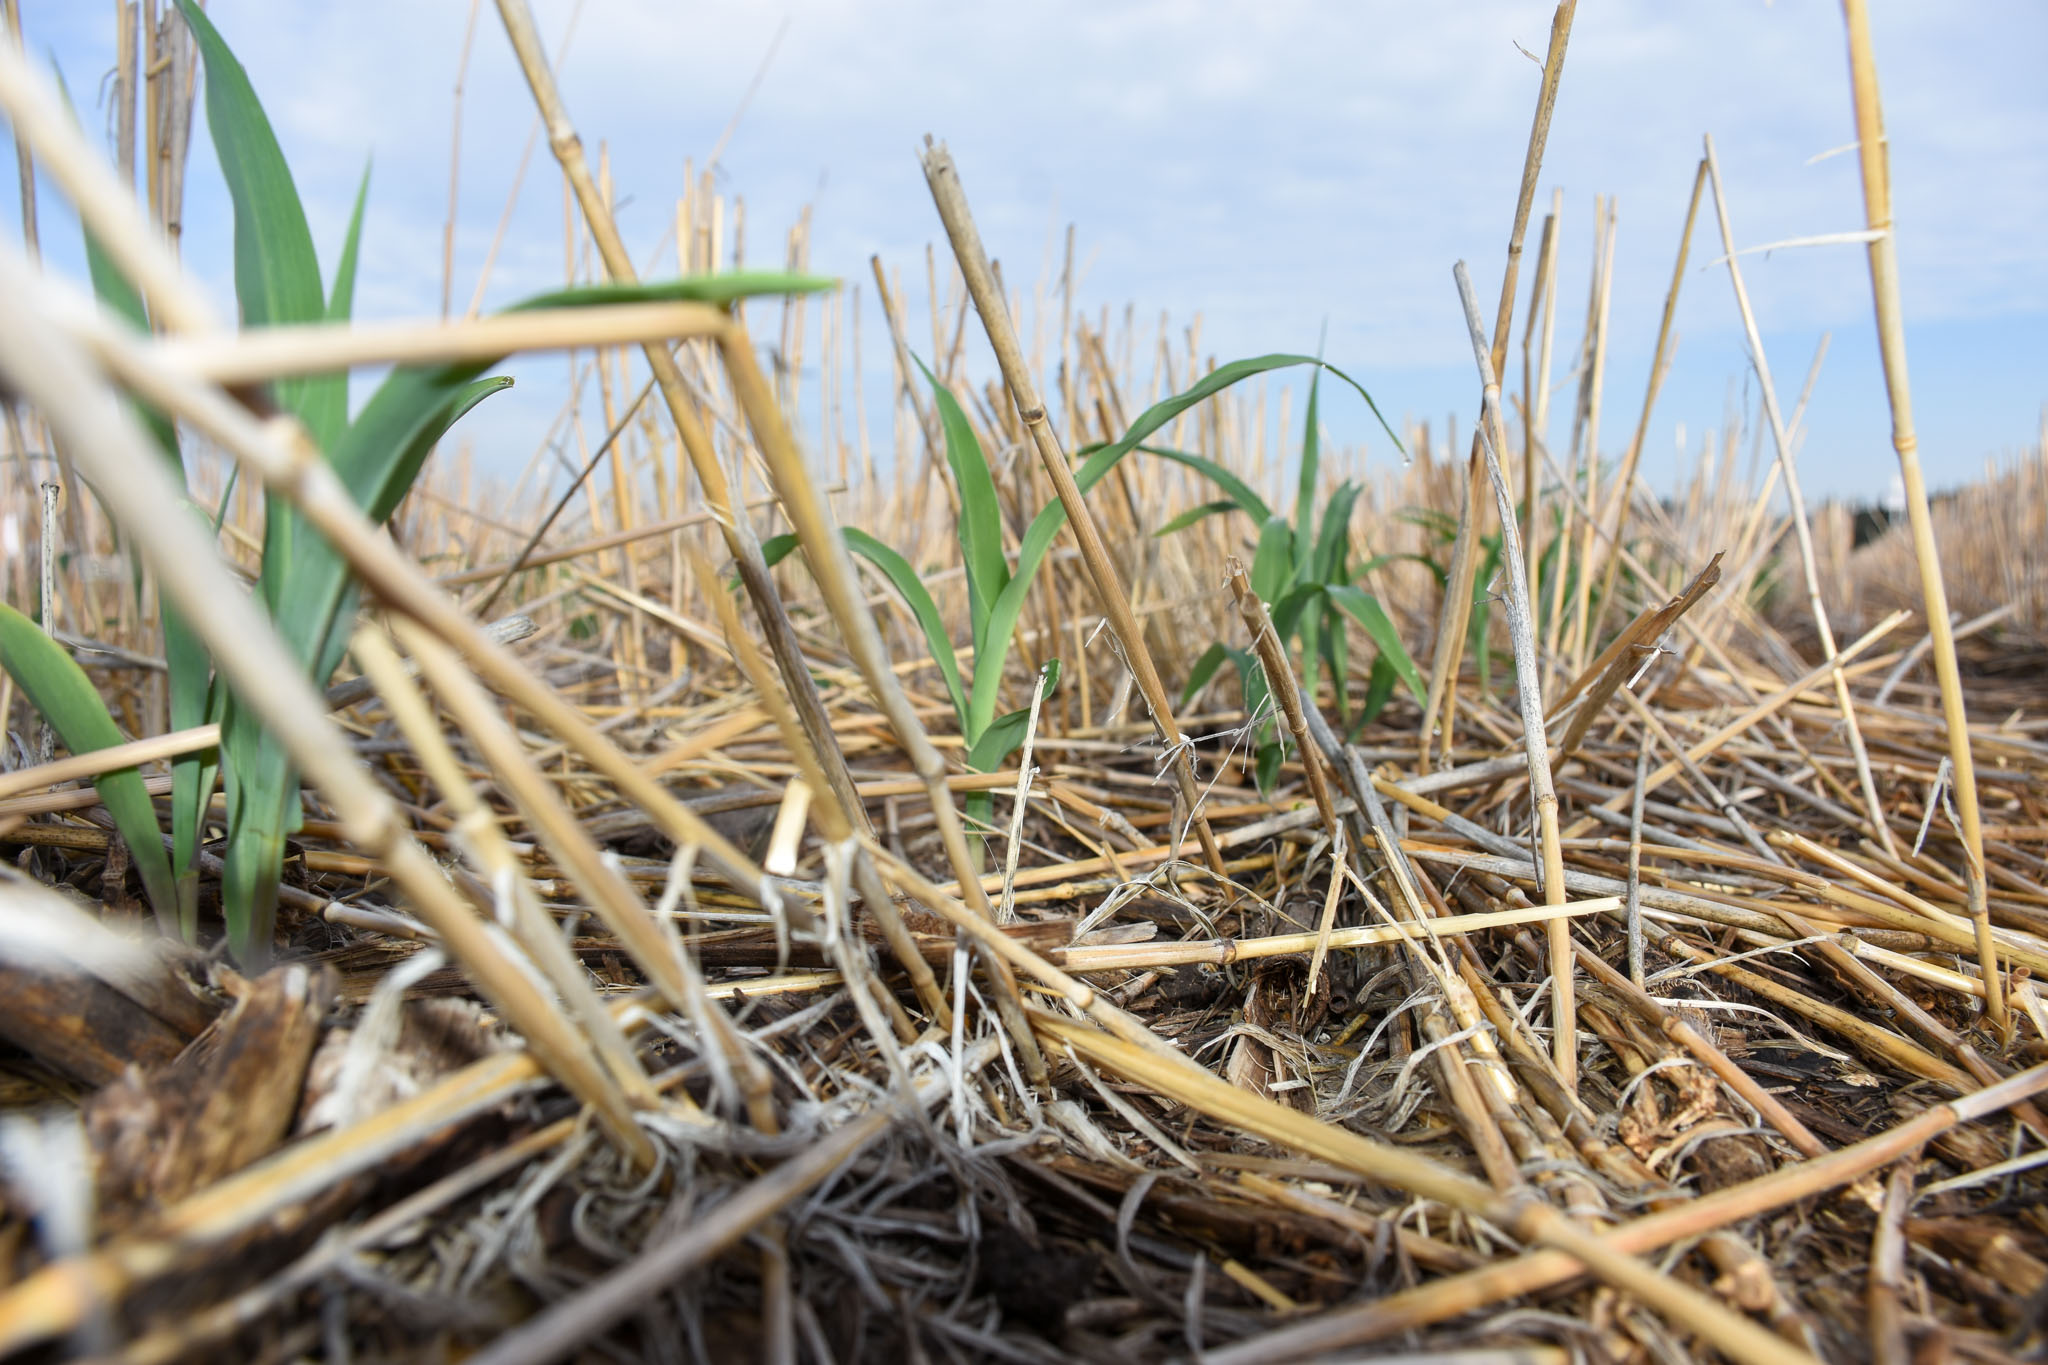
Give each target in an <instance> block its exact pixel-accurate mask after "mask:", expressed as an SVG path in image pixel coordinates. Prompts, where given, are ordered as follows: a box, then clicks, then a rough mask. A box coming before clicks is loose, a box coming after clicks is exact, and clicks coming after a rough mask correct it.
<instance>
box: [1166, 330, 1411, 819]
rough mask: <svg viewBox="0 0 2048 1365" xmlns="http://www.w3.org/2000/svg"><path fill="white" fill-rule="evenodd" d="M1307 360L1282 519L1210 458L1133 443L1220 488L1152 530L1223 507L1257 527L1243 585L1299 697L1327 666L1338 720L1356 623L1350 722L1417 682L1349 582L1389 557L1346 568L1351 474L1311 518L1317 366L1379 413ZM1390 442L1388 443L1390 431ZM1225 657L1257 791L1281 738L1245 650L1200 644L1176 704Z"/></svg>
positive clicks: (1270, 771)
mask: <svg viewBox="0 0 2048 1365" xmlns="http://www.w3.org/2000/svg"><path fill="white" fill-rule="evenodd" d="M1313 363H1314V364H1315V365H1316V367H1317V368H1316V371H1315V376H1314V378H1312V379H1311V380H1310V381H1309V390H1308V423H1307V430H1306V431H1305V432H1304V433H1303V436H1302V442H1301V470H1300V483H1299V488H1298V491H1297V492H1296V494H1295V500H1294V520H1293V522H1292V523H1291V524H1290V523H1289V522H1288V521H1287V519H1286V518H1284V517H1281V516H1279V515H1278V514H1277V513H1275V512H1274V511H1273V510H1272V509H1271V508H1270V507H1268V506H1267V505H1266V502H1265V499H1263V498H1261V497H1260V496H1259V495H1258V494H1257V493H1255V492H1253V491H1252V488H1251V486H1250V485H1249V484H1247V483H1245V482H1244V480H1242V479H1240V478H1238V477H1237V476H1236V475H1235V474H1233V473H1231V472H1230V471H1229V470H1227V469H1225V468H1223V467H1222V466H1221V465H1219V464H1217V463H1216V462H1215V461H1214V460H1208V459H1204V458H1203V457H1201V456H1199V455H1190V454H1187V453H1186V452H1183V451H1177V450H1163V449H1154V448H1153V447H1150V446H1147V447H1143V449H1145V450H1146V451H1148V452H1149V453H1151V454H1154V455H1158V456H1161V457H1163V458H1165V459H1169V460H1173V461H1175V462H1176V463H1178V464H1182V465H1185V466H1187V467H1188V468H1189V469H1192V470H1194V471H1195V472H1196V473H1198V474H1201V475H1202V476H1203V477H1204V478H1207V479H1208V480H1209V481H1210V482H1212V483H1214V484H1215V485H1216V486H1217V487H1218V488H1220V489H1221V490H1222V491H1223V492H1224V493H1226V494H1228V497H1226V498H1224V499H1222V500H1220V501H1217V502H1210V503H1204V504H1202V505H1201V506H1199V507H1195V508H1193V509H1191V510H1189V511H1187V512H1184V513H1182V514H1181V515H1180V516H1178V517H1176V518H1174V519H1173V520H1172V521H1170V522H1168V523H1167V524H1166V525H1165V526H1164V527H1161V528H1160V530H1159V531H1158V534H1159V535H1162V536H1164V535H1171V534H1172V533H1173V532H1175V531H1179V530H1182V529H1184V528H1186V527H1188V526H1192V525H1194V524H1195V523H1196V522H1198V521H1201V520H1202V519H1203V518H1205V517H1209V516H1217V515H1222V514H1225V513H1229V512H1233V511H1236V512H1242V513H1244V515H1245V516H1247V517H1249V518H1251V520H1252V523H1253V525H1255V526H1257V527H1258V528H1259V540H1258V549H1257V552H1256V553H1255V554H1254V555H1253V557H1252V571H1251V583H1252V590H1253V591H1254V592H1256V593H1257V594H1258V595H1259V596H1260V597H1261V598H1262V599H1264V600H1265V601H1266V602H1267V603H1268V605H1269V606H1270V608H1271V614H1272V618H1273V629H1274V630H1275V631H1276V632H1278V634H1279V636H1280V639H1281V641H1282V643H1283V644H1285V643H1287V642H1290V641H1291V642H1293V644H1294V646H1295V648H1296V650H1297V652H1298V654H1299V656H1300V660H1301V663H1300V668H1301V681H1302V695H1303V697H1304V698H1306V699H1308V701H1309V703H1310V704H1311V705H1313V704H1314V698H1315V695H1316V683H1317V680H1318V677H1319V666H1327V667H1328V668H1329V670H1330V680H1331V683H1332V686H1333V689H1334V691H1335V693H1336V700H1337V710H1338V715H1339V718H1340V719H1343V720H1346V721H1347V722H1348V720H1349V707H1350V702H1349V698H1348V695H1347V690H1346V686H1347V683H1348V674H1349V670H1350V636H1349V631H1350V627H1351V626H1352V625H1357V626H1359V627H1360V628H1362V629H1363V630H1364V631H1365V633H1366V636H1367V638H1368V639H1370V640H1371V641H1372V643H1373V645H1374V647H1375V654H1374V658H1373V665H1372V671H1371V673H1370V675H1369V676H1368V679H1367V682H1366V695H1365V701H1364V705H1363V708H1362V710H1361V713H1360V716H1359V720H1358V724H1360V725H1363V724H1366V723H1368V722H1370V721H1371V720H1372V719H1373V718H1374V717H1375V716H1377V715H1378V714H1379V712H1380V709H1381V708H1382V707H1384V706H1385V705H1386V703H1387V700H1388V698H1389V697H1391V696H1392V695H1393V690H1394V683H1395V682H1396V681H1397V680H1398V681H1400V682H1402V683H1405V684H1406V685H1407V687H1408V690H1409V691H1410V692H1411V693H1413V694H1414V695H1415V696H1416V697H1417V699H1418V700H1419V699H1420V698H1421V696H1422V694H1423V691H1424V685H1423V682H1422V679H1421V677H1420V676H1419V675H1418V674H1417V672H1416V670H1415V661H1414V659H1412V658H1411V657H1410V656H1409V654H1408V649H1407V646H1405V645H1404V644H1402V642H1401V635H1400V632H1399V631H1398V630H1396V629H1395V628H1394V623H1393V621H1392V620H1391V619H1389V618H1388V616H1387V613H1386V611H1385V609H1383V608H1382V607H1381V606H1380V603H1379V599H1378V598H1376V597H1374V596H1373V595H1372V594H1370V593H1368V592H1366V591H1365V590H1364V589H1362V588H1360V587H1358V586H1357V585H1356V583H1355V582H1354V581H1353V579H1354V576H1355V575H1356V574H1363V573H1369V572H1371V571H1372V570H1373V569H1374V568H1376V567H1378V566H1379V565H1381V564H1384V563H1388V562H1391V561H1392V560H1394V559H1396V558H1398V557H1399V556H1394V555H1380V556H1377V557H1375V558H1373V559H1371V560H1368V561H1367V562H1366V563H1364V564H1362V565H1360V566H1358V568H1357V569H1356V570H1354V569H1353V567H1352V565H1351V513H1352V509H1353V508H1355V507H1356V506H1357V504H1358V495H1359V493H1360V492H1361V491H1363V490H1362V489H1361V488H1360V486H1359V485H1358V484H1356V483H1354V482H1352V481H1351V480H1349V479H1347V480H1345V481H1344V482H1343V483H1341V484H1339V485H1338V486H1337V491H1336V492H1335V493H1334V494H1333V495H1331V497H1330V502H1329V507H1328V508H1327V509H1326V510H1325V511H1324V513H1323V515H1322V517H1321V519H1320V523H1319V522H1318V518H1317V516H1316V501H1317V496H1318V488H1317V478H1318V475H1319V474H1320V472H1321V441H1320V435H1319V432H1318V430H1317V421H1316V415H1317V405H1318V402H1319V401H1320V390H1321V386H1322V372H1323V371H1324V370H1326V369H1327V370H1329V371H1330V373H1332V374H1334V375H1336V376H1337V377H1338V378H1340V379H1343V380H1344V382H1346V383H1347V384H1350V385H1351V387H1352V388H1354V389H1358V392H1359V394H1360V395H1361V396H1363V397H1364V398H1365V401H1366V403H1367V404H1368V405H1369V406H1371V407H1372V410H1373V416H1375V417H1379V415H1380V413H1379V407H1378V405H1377V404H1374V403H1373V401H1372V397H1371V396H1370V395H1369V394H1366V392H1365V390H1364V389H1362V388H1359V386H1358V385H1357V384H1356V383H1355V382H1353V381H1352V380H1351V379H1350V378H1349V377H1348V376H1346V375H1345V374H1344V373H1343V372H1342V371H1341V370H1337V369H1334V368H1332V367H1330V366H1327V365H1324V364H1323V363H1322V362H1321V361H1315V362H1313ZM1380 425H1381V426H1382V427H1386V420H1385V419H1384V418H1381V420H1380ZM1393 434H1394V433H1393V431H1392V429H1391V428H1389V429H1388V430H1387V435H1388V436H1390V437H1392V436H1393ZM1395 444H1396V448H1398V447H1399V440H1398V438H1397V439H1396V441H1395ZM1225 662H1229V663H1230V664H1232V665H1233V666H1234V667H1235V668H1236V670H1237V674H1238V679H1239V682H1240V683H1241V685H1242V687H1243V690H1244V700H1245V714H1246V716H1247V717H1248V723H1249V724H1250V726H1251V736H1252V746H1253V772H1254V775H1255V777H1256V778H1257V780H1258V784H1259V789H1260V790H1261V791H1271V790H1272V787H1273V783H1274V781H1275V779H1276V778H1277V777H1278V776H1279V772H1280V763H1281V760H1282V759H1283V758H1284V757H1285V747H1284V745H1283V744H1282V742H1281V731H1280V728H1279V727H1278V726H1277V725H1276V724H1274V720H1273V717H1272V714H1271V711H1272V708H1271V707H1270V706H1268V705H1267V700H1268V696H1269V691H1268V687H1267V680H1266V679H1265V678H1264V676H1263V675H1262V673H1261V671H1260V669H1259V666H1258V661H1257V659H1256V658H1255V657H1254V655H1253V654H1252V652H1251V651H1250V650H1248V649H1244V648H1240V647H1239V646H1236V645H1231V644H1226V643H1224V642H1222V641H1218V642H1217V643H1215V644H1212V645H1210V646H1209V648H1208V649H1207V650H1206V651H1204V652H1203V654H1202V656H1201V657H1200V658H1199V659H1197V660H1196V661H1195V666H1194V668H1193V669H1191V670H1190V671H1189V674H1188V683H1187V687H1186V689H1185V691H1184V692H1183V694H1182V697H1181V704H1182V705H1183V706H1185V705H1186V704H1187V703H1188V702H1189V701H1191V700H1192V699H1193V698H1194V696H1195V694H1196V693H1197V692H1199V691H1201V689H1202V688H1203V687H1205V686H1206V685H1207V684H1208V682H1209V680H1210V679H1211V678H1213V677H1214V676H1215V675H1216V672H1217V670H1218V669H1219V668H1221V667H1222V666H1223V664H1224V663H1225Z"/></svg>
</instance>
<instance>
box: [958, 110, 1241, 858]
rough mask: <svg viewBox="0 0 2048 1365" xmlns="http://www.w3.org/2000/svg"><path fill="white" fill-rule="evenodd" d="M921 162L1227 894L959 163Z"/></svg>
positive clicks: (1137, 630)
mask: <svg viewBox="0 0 2048 1365" xmlns="http://www.w3.org/2000/svg"><path fill="white" fill-rule="evenodd" d="M923 161H924V174H925V180H926V182H927V183H928V184H929V185H930V186H931V192H932V203H933V204H934V205H935V206H936V207H937V208H938V211H939V220H940V221H941V222H942V223H944V224H945V228H946V236H947V239H948V240H949V241H951V242H952V244H953V255H954V257H955V259H956V260H957V261H958V262H959V265H960V273H961V276H962V277H963V278H964V279H965V280H966V282H967V292H968V294H969V296H970V297H972V299H973V300H974V308H975V311H976V312H977V313H979V314H980V315H981V325H982V327H983V329H984V330H986V331H987V333H988V340H989V345H990V346H991V347H992V348H994V350H995V353H996V364H997V365H998V366H999V367H1001V369H1002V373H1003V382H1004V383H1005V384H1006V385H1007V386H1008V387H1009V390H1010V397H1011V399H1012V401H1013V402H1015V404H1016V407H1017V416H1018V419H1019V420H1020V421H1021V422H1022V423H1023V424H1024V428H1025V430H1026V431H1027V432H1029V434H1030V436H1031V441H1032V444H1033V446H1034V448H1035V449H1036V450H1037V452H1038V459H1039V463H1040V464H1041V465H1043V466H1044V468H1045V472H1046V475H1047V477H1048V478H1050V479H1051V480H1052V486H1053V488H1054V489H1055V490H1056V491H1057V492H1058V494H1059V499H1060V505H1061V506H1062V507H1064V508H1066V511H1067V525H1068V527H1069V528H1071V529H1072V531H1073V533H1074V538H1075V539H1076V540H1077V541H1079V542H1080V546H1081V559H1082V562H1083V563H1084V564H1085V565H1086V566H1087V569H1088V576H1089V578H1090V579H1091V580H1092V582H1093V583H1094V586H1095V596H1096V600H1097V601H1098V602H1100V603H1101V604H1102V612H1103V615H1104V616H1105V617H1107V618H1108V620H1109V628H1110V632H1111V634H1112V635H1114V636H1115V638H1116V643H1117V648H1118V650H1119V651H1120V652H1121V654H1122V655H1123V660H1124V664H1125V665H1126V666H1127V667H1128V668H1129V669H1130V670H1131V676H1132V678H1133V679H1134V680H1135V681H1136V683H1137V685H1138V691H1139V694H1140V695H1141V696H1142V697H1143V698H1144V700H1145V706H1146V709H1147V710H1148V711H1150V712H1151V716H1152V724H1153V727H1154V728H1155V729H1156V730H1157V731H1158V735H1159V742H1160V744H1161V745H1162V746H1163V747H1164V749H1165V755H1164V757H1165V761H1166V762H1167V763H1168V764H1169V765H1170V766H1171V767H1172V769H1173V773H1174V778H1175V780H1176V782H1177V784H1178V788H1179V794H1180V800H1181V804H1182V806H1183V807H1184V808H1185V809H1186V812H1187V819H1188V821H1189V823H1191V824H1192V825H1193V826H1194V829H1195V837H1196V838H1197V839H1198V840H1199V841H1200V842H1201V845H1202V857H1203V860H1204V861H1205V862H1206V863H1207V864H1208V867H1209V871H1210V873H1211V874H1212V875H1214V876H1215V878H1216V880H1217V882H1218V884H1219V885H1220V886H1221V887H1222V888H1223V889H1224V891H1225V893H1226V894H1229V881H1228V879H1227V878H1226V876H1225V874H1224V870H1223V853H1222V850H1221V849H1219V848H1218V847H1217V844H1216V834H1215V831H1214V830H1212V829H1211V828H1210V827H1209V817H1208V815H1207V814H1205V813H1204V812H1203V810H1202V799H1201V793H1200V791H1199V790H1198V787H1197V784H1196V782H1195V764H1194V758H1193V756H1192V753H1191V750H1192V745H1191V744H1190V743H1189V742H1188V741H1187V740H1186V739H1185V738H1184V737H1183V736H1182V735H1181V732H1180V726H1179V724H1178V723H1177V722H1176V721H1175V720H1174V718H1173V703H1172V702H1171V701H1170V700H1169V699H1168V698H1167V695H1166V684H1165V683H1163V682H1161V681H1160V678H1159V670H1158V668H1157V667H1156V666H1155V665H1154V664H1153V662H1152V651H1151V649H1150V648H1149V647H1148V646H1147V645H1146V643H1145V632H1144V629H1143V628H1142V627H1141V626H1140V625H1139V624H1138V618H1137V616H1136V614H1135V613H1134V612H1133V611H1132V610H1131V599H1130V596H1129V594H1127V593H1126V592H1125V591H1124V585H1123V581H1122V578H1121V576H1120V575H1119V574H1118V573H1117V568H1116V561H1115V560H1114V559H1112V558H1111V557H1110V553H1109V547H1108V545H1106V544H1105V543H1104V542H1103V539H1102V532H1101V530H1100V528H1098V527H1097V525H1096V524H1095V515H1094V513H1093V512H1092V511H1090V510H1089V507H1088V503H1087V501H1086V500H1085V499H1084V498H1083V497H1082V495H1081V489H1080V486H1079V485H1078V484H1076V483H1075V482H1074V472H1073V470H1072V468H1070V467H1069V464H1068V461H1067V453H1066V451H1064V450H1062V449H1061V448H1060V440H1059V436H1058V434H1057V433H1055V432H1054V431H1053V429H1052V422H1051V421H1050V419H1049V418H1048V417H1047V415H1046V411H1045V405H1044V403H1042V402H1041V401H1040V400H1039V397H1038V390H1037V388H1036V386H1034V385H1033V384H1032V382H1031V373H1030V370H1029V368H1028V367H1027V366H1026V364H1025V361H1024V353H1023V351H1022V349H1021V348H1020V347H1019V346H1018V344H1017V333H1016V328H1015V327H1014V326H1013V325H1012V324H1011V321H1010V310H1009V305H1008V304H1006V303H1005V302H1004V301H1003V297H1002V293H1001V291H1000V290H999V289H998V288H997V287H996V282H995V279H994V277H993V276H992V274H991V273H990V270H989V264H988V253H987V252H986V251H984V250H983V249H982V245H981V233H980V232H979V231H978V230H977V229H976V228H975V226H974V215H973V214H972V213H971V212H970V211H969V209H968V207H967V194H966V191H965V190H963V189H962V188H961V185H960V172H959V169H958V168H957V167H956V166H954V164H953V158H952V156H951V154H950V153H948V152H947V151H946V149H945V147H943V146H929V145H928V146H927V147H926V149H925V152H924V157H923ZM994 662H995V661H994V660H989V661H987V662H984V661H982V660H979V659H977V660H976V661H975V666H976V667H977V668H981V667H993V666H994ZM966 880H971V879H968V878H965V877H964V876H963V884H964V882H965V881H966Z"/></svg>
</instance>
